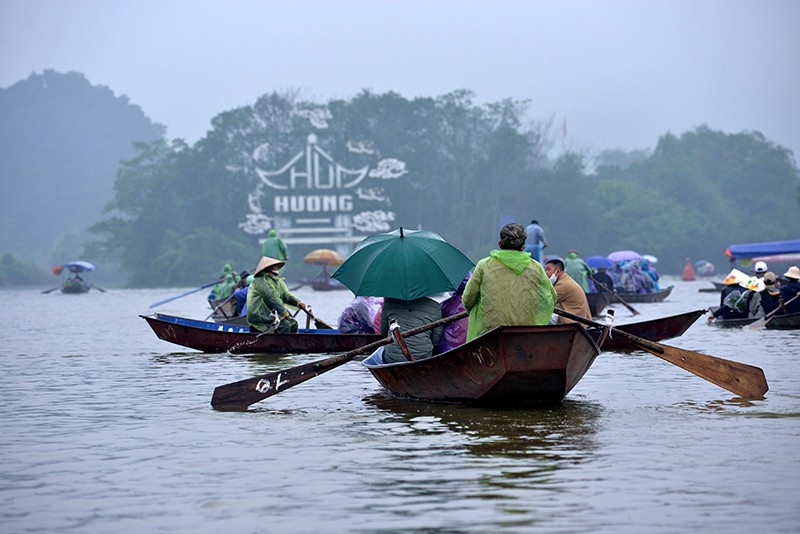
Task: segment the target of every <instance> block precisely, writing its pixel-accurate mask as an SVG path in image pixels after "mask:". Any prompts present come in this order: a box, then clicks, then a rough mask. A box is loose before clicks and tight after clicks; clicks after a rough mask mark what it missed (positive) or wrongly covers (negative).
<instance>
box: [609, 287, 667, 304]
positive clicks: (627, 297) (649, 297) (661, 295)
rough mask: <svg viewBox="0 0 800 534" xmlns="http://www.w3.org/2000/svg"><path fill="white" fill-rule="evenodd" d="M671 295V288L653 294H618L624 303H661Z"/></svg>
mask: <svg viewBox="0 0 800 534" xmlns="http://www.w3.org/2000/svg"><path fill="white" fill-rule="evenodd" d="M670 293H672V286H669V287H668V288H666V289H662V290H661V291H657V292H655V293H618V295H619V296H620V298H621V299H622V300H624V301H625V302H661V301H662V300H664V299H665V298H667V297H668V296H669V294H670Z"/></svg>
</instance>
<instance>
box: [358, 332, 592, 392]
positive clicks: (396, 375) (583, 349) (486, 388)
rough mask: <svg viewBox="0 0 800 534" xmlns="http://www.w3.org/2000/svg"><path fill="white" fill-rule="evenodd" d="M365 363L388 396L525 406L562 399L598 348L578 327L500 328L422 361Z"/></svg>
mask: <svg viewBox="0 0 800 534" xmlns="http://www.w3.org/2000/svg"><path fill="white" fill-rule="evenodd" d="M382 354H383V351H382V350H381V349H379V350H378V351H376V352H375V353H373V354H372V355H371V356H370V357H369V358H367V359H366V360H364V361H363V364H364V365H365V366H366V367H367V369H369V371H370V372H371V373H372V375H373V376H374V377H375V378H376V379H377V380H378V382H380V384H381V385H382V386H383V387H384V388H386V389H387V390H388V391H389V392H390V393H391V394H392V395H394V396H396V397H400V398H410V399H418V400H425V401H436V402H451V403H468V404H481V405H525V404H535V403H546V402H558V401H561V400H562V399H563V398H564V397H565V396H566V395H567V394H568V393H569V392H570V391H571V390H572V388H574V387H575V385H576V384H577V383H578V381H579V380H580V379H581V378H582V377H583V375H584V374H585V373H586V371H587V370H588V369H589V367H590V366H591V365H592V363H593V362H594V360H595V358H596V357H597V355H598V354H600V348H599V347H598V346H597V343H596V342H595V340H594V339H593V338H592V336H590V335H589V334H588V333H587V331H586V330H585V329H584V328H583V327H581V326H580V325H577V324H568V325H561V326H501V327H498V328H495V329H493V330H491V331H489V332H487V333H486V334H484V335H482V336H480V337H478V338H476V339H473V340H472V341H470V342H468V343H465V344H464V345H461V346H459V347H456V348H454V349H452V350H449V351H447V352H443V353H442V354H438V355H436V356H433V357H431V358H426V359H424V360H415V361H408V362H399V363H390V364H384V363H382V360H381V355H382Z"/></svg>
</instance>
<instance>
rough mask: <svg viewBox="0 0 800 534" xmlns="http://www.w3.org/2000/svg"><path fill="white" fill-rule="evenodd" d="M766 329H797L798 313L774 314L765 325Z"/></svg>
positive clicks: (799, 317) (799, 315)
mask: <svg viewBox="0 0 800 534" xmlns="http://www.w3.org/2000/svg"><path fill="white" fill-rule="evenodd" d="M766 328H767V330H798V329H800V313H792V314H790V315H774V316H773V317H772V319H770V320H769V322H768V323H767V326H766Z"/></svg>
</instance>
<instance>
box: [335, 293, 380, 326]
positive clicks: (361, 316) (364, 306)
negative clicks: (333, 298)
mask: <svg viewBox="0 0 800 534" xmlns="http://www.w3.org/2000/svg"><path fill="white" fill-rule="evenodd" d="M382 306H383V297H356V298H354V299H353V300H352V301H351V302H350V304H348V305H347V307H346V308H345V309H344V311H343V312H342V314H341V315H340V316H339V333H340V334H380V331H381V324H380V317H381V307H382Z"/></svg>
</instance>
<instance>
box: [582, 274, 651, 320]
mask: <svg viewBox="0 0 800 534" xmlns="http://www.w3.org/2000/svg"><path fill="white" fill-rule="evenodd" d="M591 278H592V281H594V283H595V284H597V285H599V286H600V288H601V289H605V290H606V291H607V292H608V293H611V294H612V295H614V298H616V299H617V300H618V301H620V302H621V303H622V305H623V306H625V307H626V308H628V310H630V312H631V313H632V314H634V315H639V311H638V310H636V309H635V308H634V307H633V306H631V305H630V304H628V303H627V302H625V299H623V298H622V297H620V296H619V295H618V294H617V292H616V291H613V290H612V289H610V288H609V287H608V286H607V285H605V284H603V282H600V281H599V280H597V278H595V277H594V276H592V277H591Z"/></svg>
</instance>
